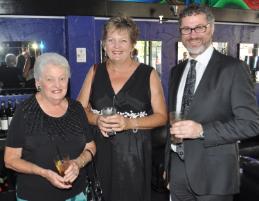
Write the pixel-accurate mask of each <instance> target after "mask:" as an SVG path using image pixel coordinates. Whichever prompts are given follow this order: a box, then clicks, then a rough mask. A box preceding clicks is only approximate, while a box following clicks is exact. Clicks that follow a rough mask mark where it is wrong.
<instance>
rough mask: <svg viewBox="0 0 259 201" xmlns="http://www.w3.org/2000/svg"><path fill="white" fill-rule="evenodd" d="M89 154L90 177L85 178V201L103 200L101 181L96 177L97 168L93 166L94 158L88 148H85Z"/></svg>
mask: <svg viewBox="0 0 259 201" xmlns="http://www.w3.org/2000/svg"><path fill="white" fill-rule="evenodd" d="M87 151H88V152H89V153H90V154H91V156H92V162H91V166H90V167H92V173H93V174H92V177H90V176H87V178H86V189H85V195H86V197H87V201H104V198H103V191H102V188H101V182H100V180H99V177H98V173H97V169H96V166H95V159H94V156H93V154H92V152H91V151H90V150H87Z"/></svg>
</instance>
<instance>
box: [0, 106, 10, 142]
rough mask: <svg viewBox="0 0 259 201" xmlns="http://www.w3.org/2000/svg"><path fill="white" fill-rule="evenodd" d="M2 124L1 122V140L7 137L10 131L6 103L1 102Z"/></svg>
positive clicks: (0, 119)
mask: <svg viewBox="0 0 259 201" xmlns="http://www.w3.org/2000/svg"><path fill="white" fill-rule="evenodd" d="M0 122H1V132H0V138H4V137H6V136H7V131H8V117H7V114H6V109H5V101H1V107H0Z"/></svg>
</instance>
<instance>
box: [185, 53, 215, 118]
mask: <svg viewBox="0 0 259 201" xmlns="http://www.w3.org/2000/svg"><path fill="white" fill-rule="evenodd" d="M219 57H220V54H219V53H218V52H217V51H216V50H214V51H213V54H212V56H211V59H210V61H209V63H208V65H207V67H206V69H205V71H204V74H203V76H202V78H201V80H200V83H199V85H198V87H197V89H196V91H195V94H194V97H193V100H192V104H191V107H190V111H189V114H191V113H192V112H193V110H194V108H200V107H198V105H197V104H200V103H202V101H203V100H204V98H206V97H204V96H205V95H206V94H208V93H207V91H208V90H210V87H209V86H210V81H211V78H212V77H213V76H215V75H216V74H217V71H218V70H219V68H218V62H219ZM188 116H189V115H188Z"/></svg>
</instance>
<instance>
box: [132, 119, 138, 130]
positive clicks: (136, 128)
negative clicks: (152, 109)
mask: <svg viewBox="0 0 259 201" xmlns="http://www.w3.org/2000/svg"><path fill="white" fill-rule="evenodd" d="M134 120H135V128H133V129H132V132H133V133H137V132H138V122H137V119H134Z"/></svg>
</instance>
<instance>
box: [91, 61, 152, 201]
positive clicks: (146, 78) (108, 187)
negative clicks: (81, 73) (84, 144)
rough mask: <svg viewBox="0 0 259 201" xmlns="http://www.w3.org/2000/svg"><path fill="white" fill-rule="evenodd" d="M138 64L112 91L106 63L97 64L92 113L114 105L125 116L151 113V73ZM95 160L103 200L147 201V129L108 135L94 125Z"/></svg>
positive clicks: (148, 136) (148, 133) (148, 178)
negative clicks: (116, 91)
mask: <svg viewBox="0 0 259 201" xmlns="http://www.w3.org/2000/svg"><path fill="white" fill-rule="evenodd" d="M152 70H153V68H152V67H149V66H147V65H145V64H140V65H139V66H138V67H137V68H136V70H135V72H134V73H133V74H132V75H131V77H130V78H129V79H128V81H127V82H126V83H125V85H124V86H123V87H122V89H121V90H120V91H119V92H118V93H117V94H115V93H114V90H113V88H112V85H111V81H110V78H109V74H108V71H107V69H106V65H105V63H103V64H99V66H98V67H97V69H96V74H95V78H94V81H93V84H92V92H91V96H90V103H91V105H92V108H93V112H94V113H99V114H100V111H101V109H102V108H103V107H108V106H113V105H114V106H115V107H116V109H117V112H118V113H119V114H121V115H124V116H125V117H128V118H139V117H140V118H141V117H144V116H147V115H150V114H152V107H151V92H150V74H151V71H152ZM95 141H96V146H97V153H96V163H97V169H98V173H99V176H100V180H101V185H102V187H103V191H104V197H105V201H150V196H151V195H150V194H151V136H150V130H138V131H137V132H136V131H133V130H127V131H123V132H119V133H117V135H115V136H113V137H109V138H105V137H103V136H102V134H101V133H100V131H99V130H98V128H97V127H96V134H95Z"/></svg>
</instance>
